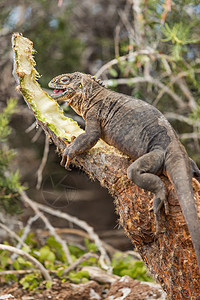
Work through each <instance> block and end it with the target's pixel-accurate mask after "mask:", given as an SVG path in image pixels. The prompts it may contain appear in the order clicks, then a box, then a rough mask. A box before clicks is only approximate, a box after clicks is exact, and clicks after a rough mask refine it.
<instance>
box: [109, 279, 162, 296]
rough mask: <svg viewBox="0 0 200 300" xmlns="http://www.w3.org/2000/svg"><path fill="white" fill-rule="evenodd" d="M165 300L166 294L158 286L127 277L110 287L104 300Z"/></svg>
mask: <svg viewBox="0 0 200 300" xmlns="http://www.w3.org/2000/svg"><path fill="white" fill-rule="evenodd" d="M153 299H156V300H165V299H166V294H165V292H164V291H163V290H162V289H161V287H160V285H159V284H155V283H151V282H141V281H138V280H134V279H132V278H130V277H129V276H124V277H121V278H120V279H118V280H116V281H115V282H114V283H113V284H112V285H111V287H110V290H109V292H108V294H107V296H106V298H105V300H153Z"/></svg>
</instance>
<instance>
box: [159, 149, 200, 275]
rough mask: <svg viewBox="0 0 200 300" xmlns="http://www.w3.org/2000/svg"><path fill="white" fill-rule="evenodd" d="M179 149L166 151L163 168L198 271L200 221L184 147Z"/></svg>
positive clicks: (199, 263) (199, 260)
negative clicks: (181, 214) (183, 222)
mask: <svg viewBox="0 0 200 300" xmlns="http://www.w3.org/2000/svg"><path fill="white" fill-rule="evenodd" d="M179 149H180V151H179V150H178V151H177V150H175V151H170V152H168V153H167V155H166V165H165V169H166V172H167V175H168V177H169V179H170V180H171V182H172V183H173V185H174V187H175V190H176V193H177V196H178V199H179V203H180V206H181V209H182V212H183V215H184V217H185V221H186V224H187V226H188V229H189V232H190V235H191V238H192V242H193V245H194V249H195V253H196V257H197V263H198V267H199V272H200V222H199V218H198V215H197V209H196V206H195V199H194V194H193V188H192V171H191V166H190V161H189V158H188V156H187V153H186V151H185V149H184V148H183V146H182V145H179ZM171 150H173V149H171ZM177 152H178V153H177Z"/></svg>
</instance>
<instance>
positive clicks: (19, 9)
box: [0, 0, 200, 163]
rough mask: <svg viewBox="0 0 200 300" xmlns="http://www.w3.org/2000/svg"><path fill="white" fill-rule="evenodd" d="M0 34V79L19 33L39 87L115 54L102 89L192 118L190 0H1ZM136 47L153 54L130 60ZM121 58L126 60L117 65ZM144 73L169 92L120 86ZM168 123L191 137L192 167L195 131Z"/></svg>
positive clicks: (93, 68)
mask: <svg viewBox="0 0 200 300" xmlns="http://www.w3.org/2000/svg"><path fill="white" fill-rule="evenodd" d="M137 4H139V7H138V9H137V7H136V8H135V5H136V6H137ZM110 20H112V22H110ZM0 30H2V32H3V34H2V36H0V43H1V45H2V47H1V54H2V61H1V62H0V67H2V74H1V75H0V77H1V76H6V75H5V74H6V73H5V71H4V68H6V63H7V62H8V59H9V57H8V54H7V53H8V49H10V34H11V33H12V32H13V31H19V32H22V33H23V34H24V36H27V37H28V38H30V39H31V40H32V41H33V42H34V47H35V49H36V50H37V52H38V54H36V56H35V59H36V62H37V69H38V71H39V73H40V74H42V77H41V78H40V82H41V84H42V85H43V86H44V87H47V83H48V81H49V80H50V79H51V78H53V77H54V76H56V75H58V74H62V73H65V72H73V71H77V70H78V71H83V72H89V73H91V74H94V73H96V72H97V71H98V69H99V68H100V67H101V66H102V65H103V64H104V63H105V62H108V61H110V60H112V59H113V57H116V58H117V59H119V62H118V64H115V65H112V66H111V67H110V69H108V70H106V71H105V72H104V73H103V74H102V76H101V77H102V78H103V79H105V80H106V79H112V78H113V79H114V80H109V82H110V88H113V89H114V90H116V91H119V92H123V93H126V94H131V95H133V96H135V97H138V98H141V99H144V100H145V101H148V102H149V103H151V104H153V105H155V106H157V107H158V109H159V110H161V111H162V112H163V113H166V112H175V113H177V114H180V115H185V116H189V115H190V114H191V113H192V112H193V111H195V118H196V119H197V120H199V99H200V88H199V82H200V71H199V70H200V59H199V52H200V38H199V36H200V4H199V1H197V0H192V1H189V0H188V1H186V0H181V1H178V0H175V1H172V0H158V1H154V0H149V1H144V0H138V1H136V2H132V1H127V0H120V1H114V0H101V1H98V0H94V1H93V2H92V5H91V1H90V0H85V1H81V2H80V1H78V0H67V1H63V3H62V6H61V7H59V6H58V2H57V1H55V0H48V1H47V0H36V1H34V2H33V1H31V0H27V1H23V0H19V1H13V0H2V1H1V2H0ZM6 31H7V32H8V33H4V32H6ZM6 40H7V42H6ZM143 49H146V50H148V51H152V52H155V53H157V56H156V55H152V56H151V55H145V54H142V55H136V56H134V57H131V56H130V55H131V54H132V53H135V52H136V51H140V50H143ZM124 55H127V59H126V60H123V61H121V60H120V57H121V56H124ZM148 75H149V76H151V77H152V78H153V79H155V80H157V81H159V82H160V83H161V84H162V85H163V86H166V87H167V88H168V90H170V91H171V94H169V93H167V92H166V91H164V90H163V88H162V85H159V84H154V83H153V82H145V81H139V82H137V83H134V84H133V83H131V82H129V81H128V79H129V78H135V77H145V76H148ZM122 77H123V78H125V79H127V81H126V84H125V83H124V84H118V81H117V79H119V78H122ZM0 82H1V81H0ZM2 82H4V84H2V87H3V88H4V89H3V88H2V89H1V83H0V93H1V90H2V93H5V91H6V88H5V85H6V81H5V80H4V81H3V80H2ZM9 92H10V87H9V85H7V93H9ZM172 94H174V95H175V97H173V96H172ZM176 96H177V97H176ZM177 98H178V99H179V103H178V101H177ZM180 101H182V105H180ZM170 122H171V123H172V125H173V127H174V128H175V130H176V131H177V132H178V133H179V134H180V137H181V134H183V133H185V132H187V133H190V134H191V135H187V137H186V136H185V137H184V140H182V141H183V143H184V145H185V146H186V148H187V150H188V152H189V155H191V156H193V158H196V159H197V160H199V161H198V162H199V163H200V159H199V158H198V156H197V155H196V153H199V151H200V145H199V135H198V130H199V128H198V126H197V127H193V126H189V129H188V124H186V123H184V122H181V124H180V121H178V120H177V119H176V118H174V119H170ZM193 132H195V133H196V135H195V134H192V133H193ZM190 136H191V137H190ZM194 136H196V137H195V138H194ZM195 156H196V157H195Z"/></svg>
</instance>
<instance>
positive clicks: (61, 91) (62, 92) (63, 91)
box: [51, 88, 73, 99]
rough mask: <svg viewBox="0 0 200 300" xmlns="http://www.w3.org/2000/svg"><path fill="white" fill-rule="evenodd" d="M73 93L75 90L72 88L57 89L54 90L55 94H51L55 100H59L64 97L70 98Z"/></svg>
mask: <svg viewBox="0 0 200 300" xmlns="http://www.w3.org/2000/svg"><path fill="white" fill-rule="evenodd" d="M72 93H73V90H72V89H70V88H57V89H55V90H53V94H51V97H52V98H53V99H58V98H61V97H63V96H64V95H67V96H70V95H71V94H72Z"/></svg>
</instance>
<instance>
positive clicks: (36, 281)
mask: <svg viewBox="0 0 200 300" xmlns="http://www.w3.org/2000/svg"><path fill="white" fill-rule="evenodd" d="M21 234H22V232H20V236H21ZM25 243H26V244H27V247H22V250H24V251H25V252H27V253H29V254H30V255H32V256H33V257H35V258H36V259H37V260H38V261H40V262H41V263H42V264H43V265H44V267H45V268H46V269H48V270H49V272H50V273H51V275H52V277H53V276H55V275H56V276H57V277H59V278H60V279H61V280H62V281H63V282H64V281H69V282H73V283H84V282H87V281H88V280H89V274H88V272H87V271H83V270H80V268H78V270H76V271H75V270H72V271H70V272H69V273H68V274H66V275H63V271H64V270H65V269H66V268H67V266H68V264H67V261H66V257H65V255H64V252H63V250H62V246H61V245H60V244H59V243H58V242H57V241H56V240H55V238H54V237H53V236H50V237H49V238H48V239H47V240H46V244H43V245H41V241H38V240H37V239H36V237H35V236H34V235H33V233H30V234H29V235H28V236H27V238H26V239H25ZM4 244H6V245H8V242H4ZM69 250H70V255H71V258H72V260H73V262H74V261H76V260H77V259H78V258H79V257H81V256H82V255H83V254H85V253H87V252H88V250H90V252H92V253H97V254H98V249H97V247H96V245H95V244H94V243H91V242H90V241H89V240H88V239H86V240H85V245H84V246H83V245H82V246H81V248H79V247H78V246H74V245H69ZM10 255H11V254H10V252H8V251H5V250H0V271H3V270H4V271H5V270H30V269H33V270H32V272H31V273H28V274H24V275H16V274H9V275H5V277H4V280H5V282H10V281H13V280H14V281H19V282H20V284H21V285H22V286H23V289H29V290H33V289H35V288H38V287H39V286H40V284H41V283H42V276H41V274H40V272H38V271H37V270H34V265H33V264H32V263H31V262H30V261H27V260H26V259H25V258H23V257H21V256H17V257H16V258H15V260H14V261H12V260H11V258H10ZM86 265H87V266H88V265H90V266H98V267H99V264H98V261H97V259H96V258H94V257H90V258H89V259H87V261H84V262H83V263H81V264H80V267H82V266H86ZM111 266H112V267H113V274H116V275H118V276H124V275H128V276H130V277H131V278H134V279H137V280H141V281H153V279H152V278H151V277H150V276H149V275H147V269H146V267H145V265H144V263H143V262H141V261H135V260H134V259H133V258H132V257H131V256H130V255H125V254H122V253H116V254H115V255H114V256H113V258H112V262H111ZM46 287H47V288H48V287H49V283H47V286H46Z"/></svg>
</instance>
